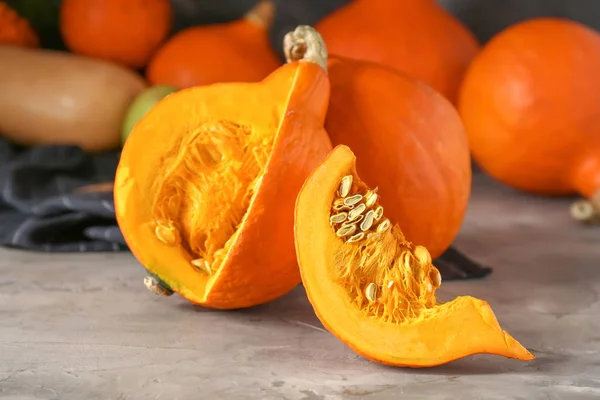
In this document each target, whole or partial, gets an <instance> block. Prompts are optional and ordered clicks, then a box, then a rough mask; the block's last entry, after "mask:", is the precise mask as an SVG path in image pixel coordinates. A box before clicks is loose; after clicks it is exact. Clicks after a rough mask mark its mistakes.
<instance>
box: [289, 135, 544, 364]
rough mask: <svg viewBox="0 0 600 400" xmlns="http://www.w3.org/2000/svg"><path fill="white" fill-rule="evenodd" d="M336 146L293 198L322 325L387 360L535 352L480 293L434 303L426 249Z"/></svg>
mask: <svg viewBox="0 0 600 400" xmlns="http://www.w3.org/2000/svg"><path fill="white" fill-rule="evenodd" d="M355 164H356V157H355V156H354V154H353V152H352V151H351V150H350V148H348V147H347V146H344V145H339V146H337V147H336V148H335V149H334V150H333V151H332V152H331V153H330V154H329V155H328V157H327V158H326V160H325V161H323V162H322V163H321V164H320V165H319V166H318V167H317V168H316V169H315V171H314V172H313V173H312V174H311V175H310V176H309V178H308V179H307V180H306V182H305V183H304V185H303V187H302V190H301V191H300V194H299V195H298V198H297V201H296V211H295V213H296V215H295V238H296V254H297V257H298V262H299V265H300V272H301V275H302V281H303V284H304V287H305V289H306V292H307V296H308V298H309V300H310V302H311V304H312V306H313V308H314V311H315V313H316V314H317V316H318V317H319V319H320V320H321V322H322V323H323V325H324V326H325V327H326V328H327V329H328V330H329V331H330V332H331V333H332V334H334V335H335V336H336V337H337V338H338V339H340V340H341V341H343V342H344V343H346V344H347V345H348V346H349V347H350V348H352V349H353V350H354V351H356V352H357V353H358V354H360V355H362V356H364V357H365V358H368V359H370V360H373V361H377V362H380V363H383V364H388V365H395V366H408V367H428V366H436V365H440V364H444V363H447V362H450V361H453V360H456V359H459V358H462V357H466V356H469V355H472V354H477V353H489V354H497V355H501V356H505V357H509V358H517V359H521V360H531V359H533V358H534V356H533V355H532V354H531V353H530V352H529V351H527V350H526V349H525V348H524V347H523V346H521V344H519V343H518V342H517V341H516V340H515V339H514V338H512V337H511V336H510V335H509V334H508V333H506V332H505V331H503V330H502V328H501V327H500V325H499V323H498V321H497V320H496V317H495V316H494V313H493V311H492V309H491V308H490V306H489V305H488V304H487V303H486V302H485V301H483V300H479V299H476V298H473V297H469V296H462V297H458V298H456V299H454V300H453V301H450V302H447V303H443V304H442V303H438V301H437V299H436V296H435V291H436V289H437V288H439V286H440V284H441V277H440V274H439V272H438V270H437V269H436V268H435V267H434V266H433V265H432V260H431V256H430V254H429V252H428V250H427V249H426V248H424V247H422V246H415V245H413V244H412V243H410V242H408V241H407V240H406V239H405V238H404V235H403V234H402V231H401V229H400V227H399V226H398V225H394V224H393V223H392V222H391V221H390V220H389V219H387V218H386V216H385V210H384V209H383V208H382V207H381V206H380V204H379V196H380V195H381V196H385V193H378V192H377V189H376V188H369V187H368V186H367V185H366V184H365V183H364V182H362V181H361V180H360V177H359V176H358V175H357V173H356V169H355Z"/></svg>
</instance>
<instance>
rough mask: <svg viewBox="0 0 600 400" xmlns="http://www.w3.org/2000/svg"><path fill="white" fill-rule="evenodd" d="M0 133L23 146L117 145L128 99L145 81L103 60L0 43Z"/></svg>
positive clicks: (94, 147) (96, 147) (102, 147)
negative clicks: (1, 44)
mask: <svg viewBox="0 0 600 400" xmlns="http://www.w3.org/2000/svg"><path fill="white" fill-rule="evenodd" d="M0 87H1V88H2V90H0V135H2V136H4V137H6V138H8V139H10V140H13V141H14V142H16V143H19V144H23V145H38V144H72V145H79V146H81V147H82V148H83V149H85V150H89V151H101V150H107V149H111V148H116V147H118V146H119V144H120V139H121V126H122V122H123V118H124V117H125V113H126V111H127V108H128V106H129V104H130V103H131V102H132V101H133V99H134V98H135V97H136V95H137V94H138V93H139V92H141V91H142V90H143V89H144V88H145V87H146V83H145V82H144V80H143V79H142V78H141V77H140V76H139V75H138V74H136V73H135V72H133V71H130V70H128V69H125V68H124V67H120V66H118V65H116V64H112V63H110V62H107V61H101V60H93V59H88V58H84V57H81V56H77V55H73V54H69V53H66V52H60V51H54V50H40V49H28V48H20V47H16V46H8V45H7V46H0Z"/></svg>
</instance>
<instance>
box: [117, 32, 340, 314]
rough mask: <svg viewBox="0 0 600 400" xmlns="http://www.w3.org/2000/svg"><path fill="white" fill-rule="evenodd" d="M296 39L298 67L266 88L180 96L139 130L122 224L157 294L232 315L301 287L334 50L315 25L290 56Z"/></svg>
mask: <svg viewBox="0 0 600 400" xmlns="http://www.w3.org/2000/svg"><path fill="white" fill-rule="evenodd" d="M297 42H299V43H301V46H300V47H301V49H300V50H298V51H296V53H295V57H293V61H292V62H290V63H288V64H286V65H284V66H282V67H280V68H279V69H277V70H276V71H275V72H273V73H272V74H271V75H270V76H269V77H268V78H266V79H265V80H264V81H262V82H259V83H221V84H214V85H210V86H199V87H194V88H190V89H184V90H181V91H179V92H176V93H174V94H171V95H168V96H167V97H165V98H164V99H163V100H161V101H160V102H159V103H158V104H156V105H155V106H154V107H153V108H152V109H151V110H150V111H149V112H148V113H147V114H146V115H145V116H144V117H143V118H142V119H141V120H140V121H139V122H138V123H137V124H136V125H135V127H134V129H133V130H132V132H131V134H130V136H129V138H128V139H127V141H126V143H125V145H124V148H123V152H122V155H121V160H120V163H119V167H118V170H117V174H116V179H115V205H116V211H117V221H118V223H119V226H120V228H121V230H122V232H123V236H124V237H125V240H126V241H127V243H128V245H129V247H130V249H131V251H132V252H133V254H134V255H135V257H136V258H137V259H138V260H139V261H140V263H141V264H142V265H144V266H145V267H146V269H147V270H148V271H149V273H150V274H151V278H149V279H147V280H146V285H147V286H148V287H149V288H151V289H152V290H153V291H155V292H157V293H160V294H169V293H170V292H169V291H170V290H172V291H175V292H177V293H179V294H181V295H182V296H183V297H185V298H186V299H188V300H189V301H191V302H193V303H196V304H200V305H203V306H206V307H211V308H222V309H231V308H242V307H250V306H254V305H257V304H261V303H265V302H268V301H270V300H273V299H275V298H277V297H280V296H281V295H283V294H285V293H286V292H288V291H289V290H291V289H292V288H293V287H295V286H296V285H297V284H298V283H300V275H299V271H298V267H297V263H296V257H295V252H294V236H293V218H294V202H295V199H296V196H297V193H298V191H299V190H300V187H301V186H302V183H303V182H304V180H305V179H306V177H307V176H308V174H309V173H310V171H312V170H313V169H314V168H315V167H316V165H317V164H318V163H319V162H320V161H322V160H323V158H324V157H325V156H326V155H327V153H328V152H329V151H330V150H331V142H330V141H329V138H328V136H327V133H326V132H325V130H324V129H323V123H324V119H325V114H326V111H327V104H328V101H329V81H328V78H327V72H326V70H325V65H326V50H325V48H324V46H323V44H322V42H321V41H320V37H319V36H318V34H317V33H316V32H315V31H314V30H312V29H309V28H307V27H305V28H302V29H301V28H299V31H298V30H297V31H296V32H295V36H294V35H292V36H290V38H288V42H287V44H288V46H290V49H288V50H290V51H291V50H292V48H294V46H296V45H297V44H298V43H297ZM296 50H297V49H296ZM157 282H160V285H158V284H157Z"/></svg>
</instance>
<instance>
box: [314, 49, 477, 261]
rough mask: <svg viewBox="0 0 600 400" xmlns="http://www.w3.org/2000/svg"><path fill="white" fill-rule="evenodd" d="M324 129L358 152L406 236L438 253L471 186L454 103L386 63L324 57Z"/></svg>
mask: <svg viewBox="0 0 600 400" xmlns="http://www.w3.org/2000/svg"><path fill="white" fill-rule="evenodd" d="M329 76H330V81H331V99H330V104H329V111H328V114H327V119H326V121H325V129H326V130H327V132H328V133H329V136H330V137H331V141H332V143H333V145H339V144H345V145H347V146H349V147H350V148H351V149H352V151H353V152H354V153H355V154H356V155H357V159H358V161H357V170H358V173H359V175H360V176H361V177H362V178H363V179H364V180H365V181H366V182H367V183H368V184H369V185H370V186H373V187H375V186H377V187H379V189H380V190H381V191H382V192H383V193H385V194H386V196H384V197H383V198H382V200H381V201H382V205H383V206H384V208H385V209H386V212H387V213H388V214H389V216H390V218H391V219H392V220H393V221H398V222H399V223H400V226H401V228H402V231H403V232H404V234H405V235H406V236H407V238H408V239H409V240H410V241H411V242H414V243H417V244H420V245H423V246H425V247H427V248H428V249H429V251H430V252H431V253H432V256H433V257H438V256H439V255H441V254H442V253H443V252H444V251H445V250H446V249H447V248H448V247H449V246H450V244H451V243H452V241H453V240H454V238H455V236H456V235H457V233H458V230H459V228H460V225H461V223H462V221H463V218H464V216H465V213H466V209H467V205H468V201H469V196H470V190H471V165H470V156H469V147H468V142H467V137H466V134H465V132H464V127H463V125H462V123H461V121H460V117H459V115H458V113H457V112H456V110H455V109H454V107H453V106H452V104H450V102H448V100H446V99H445V98H444V97H443V96H441V95H440V94H438V93H437V92H435V91H434V90H432V89H431V88H430V87H428V86H427V85H425V84H423V83H421V82H419V81H417V80H415V79H412V78H410V77H407V76H405V75H404V74H401V73H399V72H398V71H395V70H393V69H391V68H387V67H384V66H381V65H377V64H373V63H369V62H362V61H356V60H348V59H342V58H340V57H336V58H333V59H332V60H331V61H330V62H329Z"/></svg>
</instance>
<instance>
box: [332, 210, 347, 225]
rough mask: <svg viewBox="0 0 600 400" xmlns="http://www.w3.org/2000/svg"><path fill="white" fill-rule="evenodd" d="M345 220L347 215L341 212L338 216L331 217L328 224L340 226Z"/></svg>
mask: <svg viewBox="0 0 600 400" xmlns="http://www.w3.org/2000/svg"><path fill="white" fill-rule="evenodd" d="M346 218H348V213H346V212H341V213H339V214H335V215H332V216H331V218H329V222H330V223H331V224H341V223H342V222H344V221H345V220H346Z"/></svg>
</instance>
